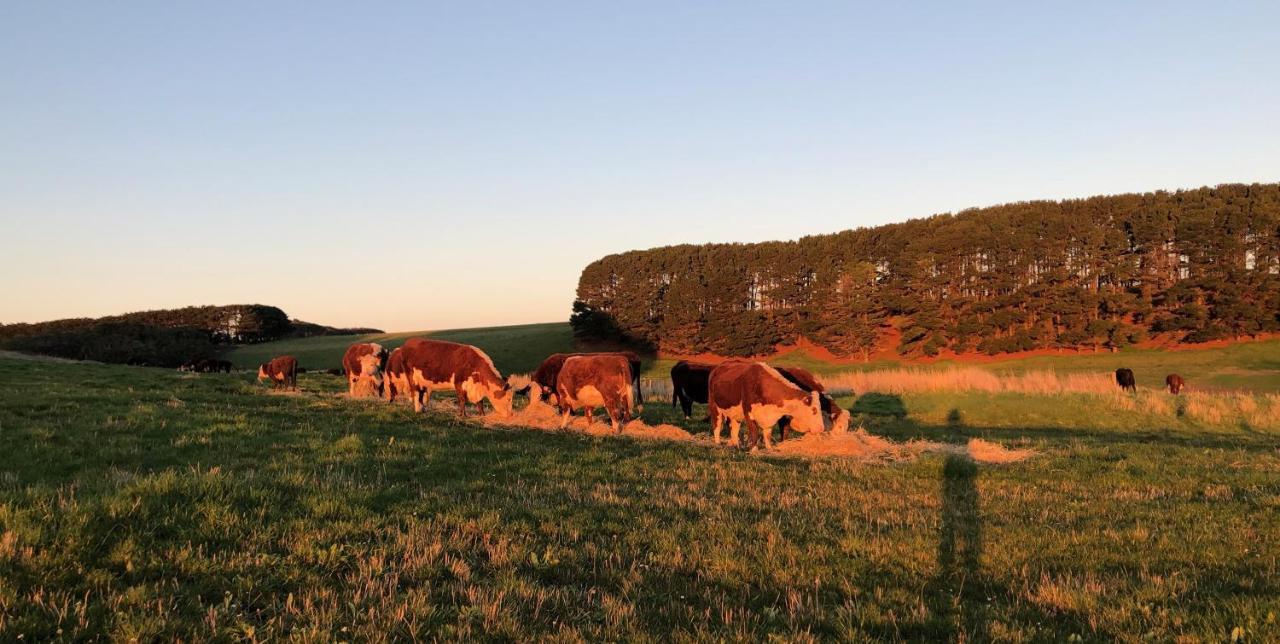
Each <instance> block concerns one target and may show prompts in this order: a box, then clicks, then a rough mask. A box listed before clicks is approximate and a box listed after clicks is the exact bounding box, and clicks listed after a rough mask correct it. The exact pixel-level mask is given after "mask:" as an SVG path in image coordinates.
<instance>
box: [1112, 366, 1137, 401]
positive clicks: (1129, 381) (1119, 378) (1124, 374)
mask: <svg viewBox="0 0 1280 644" xmlns="http://www.w3.org/2000/svg"><path fill="white" fill-rule="evenodd" d="M1116 384H1117V385H1120V388H1121V389H1123V390H1125V391H1132V392H1133V393H1135V394H1136V393H1138V381H1137V380H1134V378H1133V370H1132V369H1125V368H1123V367H1122V368H1120V369H1116Z"/></svg>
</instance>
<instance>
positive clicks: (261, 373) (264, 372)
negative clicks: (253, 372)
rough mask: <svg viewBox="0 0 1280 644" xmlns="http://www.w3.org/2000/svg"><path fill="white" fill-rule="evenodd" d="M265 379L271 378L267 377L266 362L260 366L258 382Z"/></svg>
mask: <svg viewBox="0 0 1280 644" xmlns="http://www.w3.org/2000/svg"><path fill="white" fill-rule="evenodd" d="M263 378H270V376H268V375H267V363H265V362H264V363H262V364H260V365H258V380H262V379H263Z"/></svg>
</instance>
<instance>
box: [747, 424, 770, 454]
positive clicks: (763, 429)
mask: <svg viewBox="0 0 1280 644" xmlns="http://www.w3.org/2000/svg"><path fill="white" fill-rule="evenodd" d="M752 424H754V425H755V426H756V429H757V431H759V432H760V438H761V439H763V441H764V444H763V447H764V449H765V450H770V449H773V425H763V424H760V423H755V422H753V423H752Z"/></svg>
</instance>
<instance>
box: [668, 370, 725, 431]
mask: <svg viewBox="0 0 1280 644" xmlns="http://www.w3.org/2000/svg"><path fill="white" fill-rule="evenodd" d="M714 368H715V365H710V364H704V363H701V362H689V361H688V360H681V361H680V362H677V363H676V364H675V366H673V367H671V406H672V407H675V406H676V403H677V402H678V403H680V408H681V409H682V410H683V411H684V419H685V420H689V416H691V415H692V414H693V403H700V404H703V405H705V404H707V381H708V380H709V379H710V377H711V370H712V369H714Z"/></svg>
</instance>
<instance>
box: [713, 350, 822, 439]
mask: <svg viewBox="0 0 1280 644" xmlns="http://www.w3.org/2000/svg"><path fill="white" fill-rule="evenodd" d="M820 397H821V394H819V393H818V392H816V391H809V392H806V391H805V390H803V389H801V388H800V387H797V386H796V385H794V384H792V383H791V382H790V381H788V380H787V379H786V378H785V377H783V375H782V374H780V373H778V371H777V370H776V369H774V368H773V367H770V366H769V365H767V364H764V363H762V362H746V361H733V362H725V363H723V364H720V365H717V366H716V368H715V369H712V370H711V377H710V378H709V380H708V383H707V404H708V405H709V406H710V408H711V436H712V438H713V439H714V440H715V442H716V443H719V442H720V426H721V425H722V424H724V421H726V420H728V421H729V441H730V442H731V443H733V444H735V445H736V444H737V443H738V430H739V428H740V426H741V424H742V423H743V422H744V421H745V422H746V423H747V428H748V430H749V431H752V432H755V431H760V429H757V428H762V429H763V430H764V431H763V432H762V436H763V438H764V447H765V449H769V448H770V447H771V446H772V445H771V441H772V437H771V434H772V433H773V426H774V425H776V424H777V423H778V421H779V420H780V419H781V418H782V417H783V416H790V417H791V423H792V425H793V426H794V427H795V429H796V430H797V431H802V432H814V431H822V430H823V429H824V428H825V427H826V422H825V420H826V417H825V416H824V414H823V413H822V403H821V400H820ZM753 426H754V427H753Z"/></svg>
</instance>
